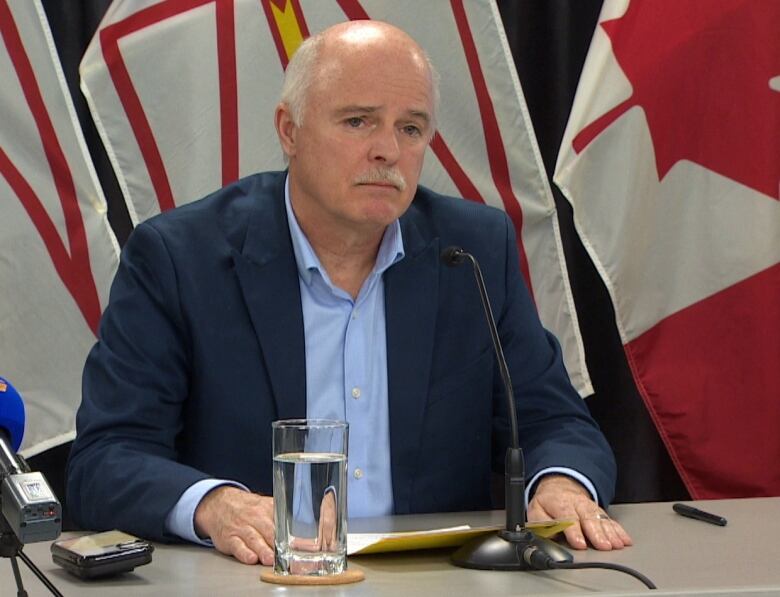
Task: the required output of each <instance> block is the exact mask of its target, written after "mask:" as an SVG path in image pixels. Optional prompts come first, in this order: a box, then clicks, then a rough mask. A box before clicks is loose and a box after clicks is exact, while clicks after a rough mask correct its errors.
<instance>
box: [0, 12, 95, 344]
mask: <svg viewBox="0 0 780 597" xmlns="http://www.w3.org/2000/svg"><path fill="white" fill-rule="evenodd" d="M0 35H2V38H3V41H4V42H5V46H6V48H7V50H8V55H9V57H10V59H11V63H12V64H13V66H14V70H15V71H16V76H17V77H18V79H19V84H20V85H21V88H22V92H23V93H24V97H25V99H26V100H27V105H28V107H29V109H30V113H31V114H32V117H33V120H34V121H35V126H36V127H37V129H38V134H39V135H40V138H41V143H42V145H43V151H44V154H45V155H46V161H47V162H48V163H49V169H50V171H51V175H52V178H53V179H54V186H55V188H56V189H57V195H58V196H59V199H60V205H61V206H62V212H63V215H64V218H65V229H66V231H67V235H68V244H69V246H70V253H71V254H70V255H68V252H67V249H66V248H65V245H64V244H63V242H62V239H61V238H60V235H59V233H58V231H57V228H56V226H55V225H54V223H53V222H52V220H51V218H50V217H49V214H48V213H46V209H45V208H44V206H43V204H42V203H41V201H40V199H39V198H38V196H37V195H36V194H35V191H34V190H33V189H32V187H31V186H30V184H29V183H28V182H27V181H26V180H25V179H24V177H23V176H22V174H21V173H20V172H19V170H18V169H17V168H16V167H15V166H14V164H13V163H12V162H11V160H10V159H9V158H8V156H7V155H6V153H5V151H3V150H2V149H1V148H0V172H1V173H2V174H3V176H4V178H5V179H6V180H7V181H8V184H9V185H10V187H11V189H12V190H13V191H14V193H15V194H16V195H17V197H18V198H19V200H20V201H21V203H22V205H23V207H24V209H25V211H27V214H28V215H29V216H30V219H31V220H32V222H33V224H34V225H35V228H36V230H37V231H38V234H39V235H40V236H41V239H42V240H43V242H44V245H45V246H46V250H47V251H48V252H49V255H50V256H51V259H52V262H53V264H54V268H55V270H56V271H57V274H58V275H59V276H60V279H61V280H62V282H63V283H64V284H65V287H66V288H67V289H68V291H69V292H70V294H71V296H72V297H73V299H74V300H75V301H76V305H77V306H78V308H79V310H80V311H81V314H82V316H83V317H84V320H85V321H86V322H87V325H88V326H89V328H90V329H91V330H92V332H93V333H95V334H97V328H98V323H99V321H100V301H99V299H98V294H97V288H96V286H95V280H94V277H93V274H92V269H91V264H90V261H89V246H88V245H87V235H86V232H85V230H84V222H83V220H82V218H81V210H80V208H79V203H78V198H77V196H76V186H75V183H74V182H73V176H72V174H71V171H70V167H69V166H68V162H67V160H66V158H65V153H64V152H63V150H62V146H61V145H60V142H59V139H58V138H57V133H56V131H55V130H54V125H53V123H52V121H51V117H50V116H49V113H48V111H47V109H46V104H45V103H44V101H43V95H42V94H41V90H40V87H39V86H38V81H37V80H36V78H35V72H34V71H33V68H32V64H31V63H30V59H29V57H28V56H27V53H26V52H25V49H24V44H23V43H22V39H21V36H20V34H19V30H18V29H17V27H16V22H15V21H14V18H13V14H12V13H11V9H10V7H9V5H8V2H7V1H6V0H0Z"/></svg>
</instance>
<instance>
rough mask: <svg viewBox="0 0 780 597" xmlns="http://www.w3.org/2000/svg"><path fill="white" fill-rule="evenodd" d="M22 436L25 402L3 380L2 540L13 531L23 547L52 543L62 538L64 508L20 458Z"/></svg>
mask: <svg viewBox="0 0 780 597" xmlns="http://www.w3.org/2000/svg"><path fill="white" fill-rule="evenodd" d="M23 436H24V402H23V401H22V397H21V396H20V395H19V392H17V391H16V389H15V388H14V387H13V386H12V385H11V384H10V382H8V380H6V379H4V378H2V377H0V513H1V515H0V539H2V538H3V537H4V536H5V535H7V534H8V531H11V532H13V534H14V535H15V536H16V539H17V540H18V542H19V543H21V544H24V543H32V542H35V541H49V540H52V539H56V538H57V537H59V536H60V531H61V529H62V506H60V503H59V501H58V500H57V498H56V496H55V495H54V492H52V490H51V488H50V487H49V484H48V483H47V482H46V478H45V477H44V476H43V475H42V474H41V473H38V472H31V471H30V467H29V466H28V465H27V463H26V462H25V461H24V459H23V458H22V457H21V456H19V455H17V453H16V451H17V450H18V449H19V446H20V445H21V443H22V437H23ZM0 544H3V545H4V543H3V542H2V541H0Z"/></svg>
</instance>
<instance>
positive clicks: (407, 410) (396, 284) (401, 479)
mask: <svg viewBox="0 0 780 597" xmlns="http://www.w3.org/2000/svg"><path fill="white" fill-rule="evenodd" d="M401 225H402V234H403V239H404V251H405V253H406V256H405V257H404V259H402V260H401V261H400V262H398V263H397V264H396V265H394V266H393V267H391V268H390V269H389V270H387V272H386V274H385V317H386V328H387V377H388V400H389V410H390V446H391V449H390V451H391V467H392V479H393V499H394V504H395V512H396V513H397V514H406V513H408V512H409V511H410V498H411V491H412V479H413V475H414V471H415V468H416V466H415V464H416V462H417V460H418V459H419V458H421V457H422V455H421V454H420V453H419V446H420V434H421V430H422V423H423V416H424V414H425V404H426V401H427V398H428V382H429V377H430V370H431V361H432V358H433V348H434V329H435V325H436V313H437V305H438V291H439V242H438V239H435V240H434V241H433V242H431V243H426V241H425V240H424V239H423V238H422V236H421V235H420V233H419V231H418V229H417V227H416V226H415V225H414V223H413V222H412V221H411V218H410V219H405V218H402V220H401Z"/></svg>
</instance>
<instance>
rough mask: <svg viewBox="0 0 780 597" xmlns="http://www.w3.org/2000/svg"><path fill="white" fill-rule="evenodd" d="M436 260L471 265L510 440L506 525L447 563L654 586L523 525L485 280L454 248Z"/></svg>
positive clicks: (516, 455) (515, 448) (520, 485)
mask: <svg viewBox="0 0 780 597" xmlns="http://www.w3.org/2000/svg"><path fill="white" fill-rule="evenodd" d="M440 258H441V260H442V262H443V263H444V264H445V265H448V266H450V267H454V266H457V265H460V264H461V263H463V262H464V261H467V260H468V261H470V262H471V265H472V266H473V268H474V277H475V278H476V280H477V287H478V288H479V297H480V299H481V300H482V308H483V309H484V311H485V318H486V319H487V323H488V327H489V328H490V337H491V339H492V340H493V349H494V350H495V353H496V360H497V361H498V368H499V370H500V372H501V379H502V381H503V382H504V389H505V390H506V399H507V406H508V412H509V423H510V425H511V429H512V444H511V445H510V446H509V447H508V448H507V450H506V460H505V462H504V492H505V496H506V504H505V505H506V525H505V527H504V528H503V529H502V530H500V531H499V532H498V534H495V535H493V534H488V535H482V536H481V537H476V538H475V539H472V540H471V541H469V542H468V543H466V544H465V545H464V546H463V547H461V548H460V549H458V550H457V551H456V552H455V553H454V554H452V563H453V564H455V565H456V566H461V567H463V568H478V569H480V570H574V569H582V568H604V569H608V570H615V571H617V572H622V573H624V574H629V575H631V576H633V577H634V578H636V579H637V580H639V581H640V582H642V583H643V584H644V585H645V586H646V587H647V588H649V589H655V588H656V587H655V584H653V582H652V581H651V580H650V579H649V578H647V577H646V576H645V575H644V574H642V573H640V572H637V571H636V570H634V569H632V568H629V567H627V566H623V565H621V564H613V563H611V562H584V563H581V564H577V563H574V558H573V557H572V555H571V554H570V553H569V552H568V551H566V550H565V549H564V548H563V547H561V546H560V545H558V544H557V543H554V542H553V541H550V540H549V539H544V538H542V537H537V536H536V535H534V534H533V533H532V532H531V531H529V530H528V529H526V528H525V463H524V461H523V451H522V450H521V449H520V436H519V432H518V430H517V413H516V409H515V400H514V393H513V391H512V380H511V378H510V377H509V369H508V367H507V365H506V359H505V358H504V350H503V348H502V347H501V340H500V339H499V337H498V329H497V328H496V321H495V319H493V311H492V309H491V308H490V301H489V300H488V295H487V290H486V289H485V280H484V279H483V277H482V270H481V269H480V267H479V263H478V262H477V260H476V258H475V257H474V256H473V255H472V254H471V253H467V252H466V251H464V250H463V249H461V248H459V247H447V248H446V249H444V250H443V251H442V252H441V254H440Z"/></svg>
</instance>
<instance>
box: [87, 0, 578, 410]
mask: <svg viewBox="0 0 780 597" xmlns="http://www.w3.org/2000/svg"><path fill="white" fill-rule="evenodd" d="M367 18H372V19H381V20H384V21H388V22H391V23H393V24H396V25H398V26H400V27H401V28H402V29H404V30H406V31H407V32H409V33H410V34H411V35H412V37H414V38H415V39H417V40H418V41H419V42H420V43H421V44H422V45H423V47H425V48H426V49H427V50H428V52H429V54H430V55H431V58H432V60H433V62H434V64H435V65H436V66H437V68H438V70H439V72H440V74H441V79H442V81H441V95H442V106H441V110H440V113H439V122H440V126H439V133H438V134H437V136H436V138H435V139H434V141H433V144H432V148H431V151H430V153H429V155H428V157H427V159H426V165H425V168H424V171H423V180H422V182H423V184H425V185H427V186H429V187H431V188H433V189H435V190H437V191H440V192H444V193H447V194H451V195H459V196H462V197H467V198H469V199H472V200H476V201H482V202H484V203H488V204H491V205H494V206H497V207H499V208H501V209H504V210H505V211H506V212H507V213H508V214H509V215H510V216H511V218H512V220H513V221H514V223H515V226H516V227H517V230H518V232H519V234H518V238H519V239H520V241H519V244H521V246H522V249H523V253H522V259H521V262H522V264H523V267H524V274H525V277H526V280H527V281H528V282H529V285H530V287H531V289H532V292H533V295H534V298H535V301H536V304H537V306H538V309H539V312H540V315H541V318H542V321H543V322H544V323H545V325H546V326H547V327H548V328H549V329H551V330H552V331H553V332H554V333H555V334H556V335H557V336H558V338H559V339H560V341H561V344H562V346H563V350H564V358H565V361H566V365H567V368H568V371H569V374H570V376H571V378H572V381H573V382H574V384H575V386H576V387H577V389H578V390H579V391H580V393H581V394H582V395H583V396H584V395H587V394H589V393H591V392H592V389H591V385H590V380H589V377H588V372H587V370H586V368H585V362H584V358H583V348H582V342H581V339H580V336H579V331H578V328H577V321H576V315H575V311H574V305H573V301H572V297H571V292H570V290H569V285H568V279H567V274H566V267H565V262H564V260H563V252H562V248H561V243H560V235H559V230H558V222H557V217H556V212H555V206H554V203H553V199H552V195H551V192H550V188H549V185H548V182H547V179H546V177H545V175H544V168H543V165H542V162H541V158H540V155H539V152H538V149H537V145H536V141H535V139H534V136H533V131H532V128H531V122H530V118H529V115H528V111H527V109H526V105H525V100H524V98H523V95H522V91H521V89H520V84H519V81H518V79H517V75H516V73H515V70H514V65H513V62H512V57H511V55H510V53H509V50H508V46H507V43H506V39H505V35H504V30H503V27H502V25H501V21H500V17H499V14H498V10H497V8H496V5H495V3H494V2H492V1H488V0H450V1H445V0H438V1H435V2H427V1H426V2H419V1H417V0H397V1H393V2H387V1H380V0H316V1H308V2H307V1H304V0H115V1H114V2H113V4H112V5H111V7H110V8H109V10H108V12H107V13H106V15H105V17H104V19H103V21H102V23H101V24H100V28H99V30H98V32H97V34H96V35H95V37H94V39H93V40H92V43H91V44H90V46H89V48H88V50H87V52H86V54H85V56H84V59H83V60H82V63H81V76H82V89H83V91H84V94H85V95H86V97H87V100H88V102H89V104H90V109H91V111H92V115H93V118H94V120H95V122H96V124H97V126H98V130H99V131H100V134H101V137H102V139H103V142H104V144H105V146H106V148H107V150H108V154H109V156H110V158H111V160H112V163H113V166H114V170H115V172H116V175H117V178H118V180H119V184H120V187H121V188H122V191H123V193H124V196H125V199H126V200H127V203H128V207H129V211H130V214H131V217H132V219H133V220H134V222H139V221H142V220H144V219H146V218H148V217H149V216H151V215H153V214H156V213H159V212H160V211H164V210H166V209H170V208H172V207H174V206H176V205H181V204H183V203H187V202H189V201H193V200H195V199H198V198H200V197H203V196H204V195H206V194H208V193H209V192H211V191H214V190H216V189H218V188H219V187H221V186H223V185H225V184H227V183H230V182H232V181H234V180H235V179H237V178H239V177H241V176H245V175H247V174H250V173H252V172H256V171H262V170H269V169H279V168H282V167H283V166H284V165H283V161H282V153H281V150H280V149H279V145H278V142H277V139H276V133H275V131H274V128H273V118H272V115H273V112H274V107H275V105H276V102H277V100H278V96H279V90H280V88H281V81H282V75H283V72H284V68H285V67H286V65H287V62H288V60H289V58H290V56H291V55H292V54H293V52H294V51H295V50H296V49H297V47H298V45H299V44H300V43H301V41H302V40H303V39H305V38H306V37H307V36H309V34H310V33H313V32H317V31H320V30H322V29H324V28H325V27H327V26H329V25H332V24H335V23H337V22H340V21H344V20H348V19H367Z"/></svg>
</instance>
